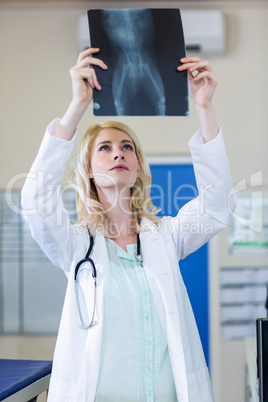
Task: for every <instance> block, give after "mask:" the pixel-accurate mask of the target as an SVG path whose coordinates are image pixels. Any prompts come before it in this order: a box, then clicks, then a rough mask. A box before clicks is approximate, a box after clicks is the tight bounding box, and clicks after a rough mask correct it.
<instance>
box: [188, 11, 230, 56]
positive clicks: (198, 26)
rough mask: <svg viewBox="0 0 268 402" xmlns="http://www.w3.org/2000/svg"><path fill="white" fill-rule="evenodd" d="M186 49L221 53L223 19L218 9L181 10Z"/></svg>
mask: <svg viewBox="0 0 268 402" xmlns="http://www.w3.org/2000/svg"><path fill="white" fill-rule="evenodd" d="M181 19H182V24H183V30H184V37H185V44H186V50H187V51H189V52H191V53H192V52H194V53H214V54H216V53H218V54H220V53H223V52H224V50H225V19H224V15H223V13H222V12H221V11H218V10H215V11H214V10H181Z"/></svg>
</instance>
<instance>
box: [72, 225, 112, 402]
mask: <svg viewBox="0 0 268 402" xmlns="http://www.w3.org/2000/svg"><path fill="white" fill-rule="evenodd" d="M86 244H87V246H86V247H85V248H86V250H87V248H88V241H87V242H86ZM91 258H92V260H93V261H94V264H95V267H96V271H97V301H96V320H97V324H96V325H94V326H93V327H92V328H90V329H88V330H86V331H88V335H87V340H86V346H85V354H84V359H83V366H84V369H83V370H82V376H81V378H80V384H81V386H78V387H77V390H78V392H79V394H77V396H76V400H81V401H82V400H83V401H84V400H85V401H88V402H91V401H92V402H93V401H94V398H95V392H96V388H97V383H98V373H99V364H100V356H101V344H102V332H103V316H104V314H103V310H104V304H103V294H104V292H105V288H106V286H107V283H108V280H109V275H110V264H109V258H108V250H107V246H106V241H105V238H104V236H103V235H102V234H101V233H98V232H97V233H96V234H95V235H94V247H93V251H92V255H91Z"/></svg>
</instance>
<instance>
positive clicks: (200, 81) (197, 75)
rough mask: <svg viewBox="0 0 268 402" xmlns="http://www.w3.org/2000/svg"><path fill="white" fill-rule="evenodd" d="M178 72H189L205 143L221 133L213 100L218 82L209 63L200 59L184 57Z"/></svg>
mask: <svg viewBox="0 0 268 402" xmlns="http://www.w3.org/2000/svg"><path fill="white" fill-rule="evenodd" d="M180 61H181V63H182V64H181V65H180V66H179V67H178V68H177V70H178V71H187V72H188V83H189V92H190V96H191V98H192V99H193V101H194V104H195V107H196V110H197V113H198V116H199V120H200V125H201V130H202V134H203V139H204V142H208V141H210V140H212V139H213V138H215V137H216V136H217V134H218V132H219V128H218V124H217V120H216V117H215V113H214V110H213V106H212V98H213V95H214V91H215V89H216V86H217V83H218V80H217V78H216V76H215V73H214V71H213V69H212V67H211V65H210V63H209V62H208V61H202V60H200V59H199V57H183V58H182V59H181V60H180Z"/></svg>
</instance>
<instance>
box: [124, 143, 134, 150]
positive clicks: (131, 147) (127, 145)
mask: <svg viewBox="0 0 268 402" xmlns="http://www.w3.org/2000/svg"><path fill="white" fill-rule="evenodd" d="M123 149H128V150H130V151H133V146H132V145H130V144H126V145H124V146H123Z"/></svg>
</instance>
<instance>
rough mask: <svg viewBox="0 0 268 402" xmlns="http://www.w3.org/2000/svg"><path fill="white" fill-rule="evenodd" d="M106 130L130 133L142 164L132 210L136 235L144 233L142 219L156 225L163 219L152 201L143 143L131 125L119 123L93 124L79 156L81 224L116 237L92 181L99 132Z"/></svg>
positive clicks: (76, 173) (77, 176)
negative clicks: (91, 172)
mask: <svg viewBox="0 0 268 402" xmlns="http://www.w3.org/2000/svg"><path fill="white" fill-rule="evenodd" d="M104 128H114V129H118V130H120V131H122V132H123V133H125V134H127V135H128V136H129V137H130V138H131V140H132V141H133V144H134V147H135V153H136V156H137V160H138V161H139V163H140V173H139V176H138V178H137V180H136V183H135V184H134V186H133V187H132V188H131V198H130V209H131V211H132V229H133V230H134V231H135V232H140V231H141V228H140V225H139V223H140V221H141V219H142V218H147V219H149V220H150V221H152V222H154V223H159V222H160V220H159V218H157V217H156V216H155V215H156V214H157V212H158V211H159V210H158V209H157V208H156V207H155V206H154V205H153V203H152V200H151V196H150V190H151V172H150V168H149V165H148V163H147V161H146V159H145V157H144V154H143V151H142V148H141V145H140V143H139V140H138V138H137V136H136V135H135V133H134V132H133V131H132V130H131V129H130V128H129V127H128V126H127V125H125V124H124V123H121V122H118V121H105V122H103V123H101V124H92V125H91V126H90V127H89V128H88V130H87V131H86V133H85V135H84V137H83V139H82V142H81V146H80V150H79V151H78V155H77V164H76V167H75V169H74V181H75V186H76V207H77V211H78V214H79V218H78V222H77V223H78V224H80V225H82V226H84V227H85V226H88V227H89V229H90V230H91V231H92V232H94V231H95V230H100V231H101V232H102V234H103V235H104V236H106V237H112V236H111V233H110V231H109V227H108V221H107V219H106V215H105V211H104V209H103V207H102V205H101V203H100V201H99V198H98V193H97V189H96V187H95V184H94V181H93V180H92V179H90V171H91V154H92V148H93V144H94V141H95V139H96V138H97V136H98V134H99V132H100V131H101V130H102V129H104Z"/></svg>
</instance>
